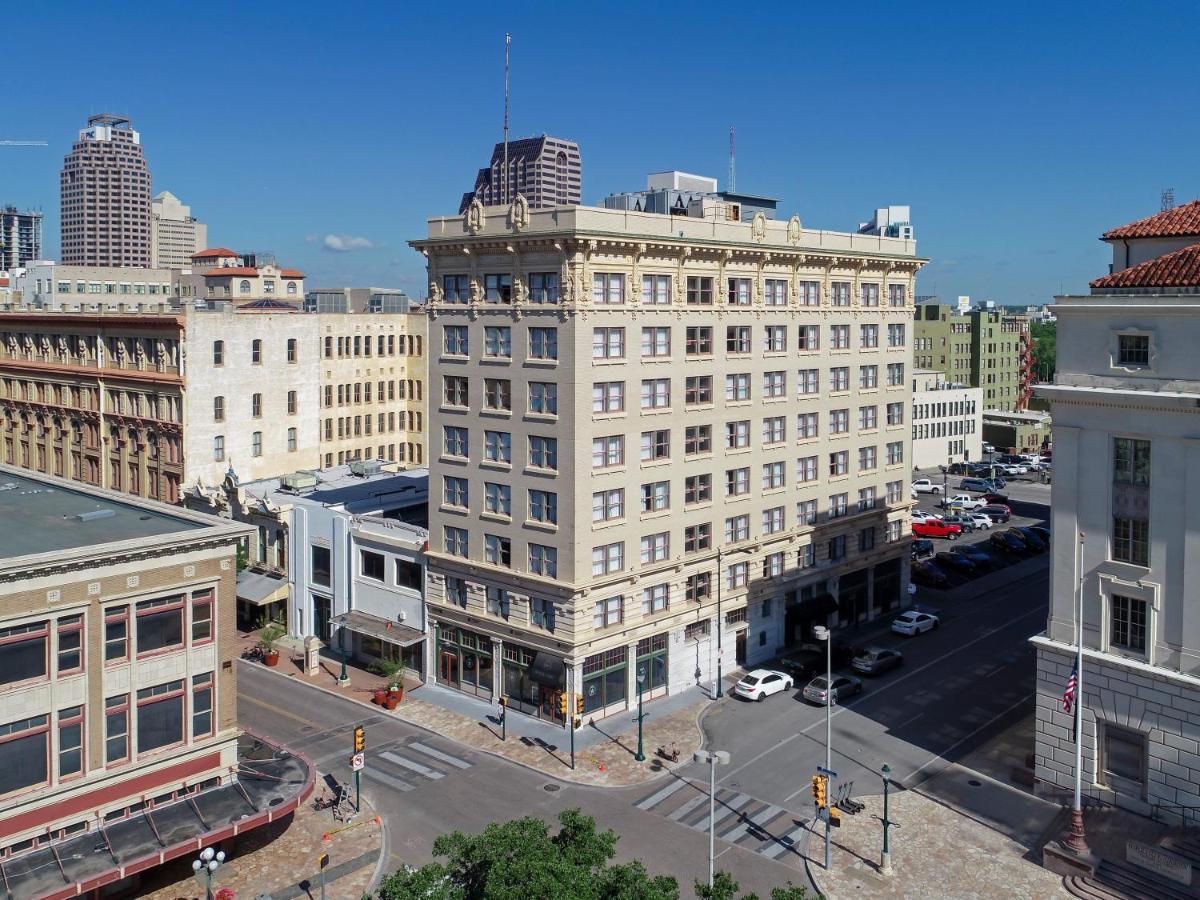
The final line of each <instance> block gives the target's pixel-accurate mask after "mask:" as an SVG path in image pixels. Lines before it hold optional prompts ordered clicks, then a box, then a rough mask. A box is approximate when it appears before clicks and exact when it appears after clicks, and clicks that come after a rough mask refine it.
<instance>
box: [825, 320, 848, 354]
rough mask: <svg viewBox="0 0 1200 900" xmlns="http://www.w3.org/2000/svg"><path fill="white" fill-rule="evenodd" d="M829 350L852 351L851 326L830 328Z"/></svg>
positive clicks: (832, 326) (833, 326) (831, 326)
mask: <svg viewBox="0 0 1200 900" xmlns="http://www.w3.org/2000/svg"><path fill="white" fill-rule="evenodd" d="M829 348H830V349H831V350H849V349H850V326H849V325H830V326H829Z"/></svg>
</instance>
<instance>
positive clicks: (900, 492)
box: [887, 481, 904, 503]
mask: <svg viewBox="0 0 1200 900" xmlns="http://www.w3.org/2000/svg"><path fill="white" fill-rule="evenodd" d="M903 496H904V482H903V481H889V482H888V483H887V502H888V503H899V502H900V500H901V499H902V498H903Z"/></svg>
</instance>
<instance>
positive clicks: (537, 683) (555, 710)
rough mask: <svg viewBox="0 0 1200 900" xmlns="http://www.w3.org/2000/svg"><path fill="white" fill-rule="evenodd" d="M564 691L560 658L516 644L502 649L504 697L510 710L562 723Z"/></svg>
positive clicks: (564, 682)
mask: <svg viewBox="0 0 1200 900" xmlns="http://www.w3.org/2000/svg"><path fill="white" fill-rule="evenodd" d="M565 687H566V667H565V666H564V664H563V661H562V660H561V659H560V658H558V657H556V656H552V655H551V654H548V653H544V652H540V651H534V650H531V649H529V648H528V647H522V646H520V645H519V644H509V643H506V644H505V645H504V696H505V697H506V698H507V699H508V703H509V706H511V707H512V708H513V709H516V710H519V711H520V712H523V713H527V714H528V715H531V716H537V717H538V718H539V719H548V720H550V721H554V722H561V721H562V720H563V719H562V715H561V711H560V709H559V700H560V699H561V697H562V692H563V690H564V689H565Z"/></svg>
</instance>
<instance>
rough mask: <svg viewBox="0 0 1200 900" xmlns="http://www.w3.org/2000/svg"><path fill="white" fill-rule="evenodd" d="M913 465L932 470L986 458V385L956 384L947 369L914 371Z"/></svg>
mask: <svg viewBox="0 0 1200 900" xmlns="http://www.w3.org/2000/svg"><path fill="white" fill-rule="evenodd" d="M912 444H913V450H912V461H913V462H912V464H913V466H914V468H917V469H929V468H934V467H936V466H945V465H949V464H950V463H956V462H974V461H977V460H979V459H981V458H982V457H983V388H977V387H975V388H973V387H971V386H970V385H964V384H955V383H954V382H951V381H947V380H946V374H945V373H944V372H940V371H935V370H927V369H922V370H918V371H916V372H914V373H913V395H912Z"/></svg>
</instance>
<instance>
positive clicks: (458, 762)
mask: <svg viewBox="0 0 1200 900" xmlns="http://www.w3.org/2000/svg"><path fill="white" fill-rule="evenodd" d="M408 746H410V747H412V748H413V749H414V750H417V751H419V752H421V753H424V754H425V755H426V756H432V757H433V758H434V759H440V760H441V761H442V762H444V763H450V765H452V766H454V767H455V768H458V769H469V768H471V764H470V763H469V762H467V761H466V760H465V759H459V758H458V757H457V756H451V755H450V754H449V753H443V752H442V751H441V750H437V749H435V748H433V747H430V746H428V745H427V744H422V743H420V742H418V741H413V742H412V743H411V744H409V745H408Z"/></svg>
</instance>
